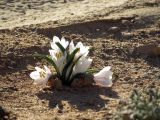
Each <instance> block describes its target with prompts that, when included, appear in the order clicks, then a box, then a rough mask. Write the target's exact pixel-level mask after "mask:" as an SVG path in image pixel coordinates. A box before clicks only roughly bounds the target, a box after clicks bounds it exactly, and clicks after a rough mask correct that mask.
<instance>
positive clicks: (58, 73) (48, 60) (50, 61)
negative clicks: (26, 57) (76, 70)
mask: <svg viewBox="0 0 160 120" xmlns="http://www.w3.org/2000/svg"><path fill="white" fill-rule="evenodd" d="M33 56H34V57H38V58H40V59H45V60H46V61H47V62H48V63H50V64H51V65H53V67H54V68H55V70H56V72H57V75H58V76H60V72H59V70H58V68H57V65H56V64H55V62H54V61H53V60H52V58H51V57H50V56H48V55H41V54H35V55H33Z"/></svg>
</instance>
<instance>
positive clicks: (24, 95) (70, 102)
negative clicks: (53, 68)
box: [0, 0, 160, 120]
mask: <svg viewBox="0 0 160 120" xmlns="http://www.w3.org/2000/svg"><path fill="white" fill-rule="evenodd" d="M84 1H87V0H84ZM80 2H83V1H79V2H76V4H78V3H80ZM63 4H64V3H63ZM69 4H74V2H73V3H69ZM67 5H68V4H67ZM127 5H128V6H130V7H128V6H126V5H125V6H124V5H123V6H120V8H118V9H119V10H120V11H116V12H115V11H114V12H113V15H114V16H113V18H111V16H110V15H109V16H108V14H105V15H103V16H99V17H98V18H99V19H96V20H91V21H90V20H88V19H87V18H88V16H86V20H84V21H81V22H73V20H69V19H68V21H70V22H69V23H68V24H66V23H65V22H64V23H65V24H63V22H62V21H61V20H59V21H58V22H56V23H55V22H47V23H42V24H37V25H29V26H25V27H18V28H12V29H11V30H9V29H3V30H0V48H1V49H0V62H1V64H0V106H2V107H4V108H6V109H7V110H9V111H12V112H13V113H14V114H15V115H16V118H17V119H19V120H21V119H23V120H27V119H35V120H51V119H58V120H59V119H60V120H61V119H73V120H74V119H79V120H86V119H87V120H94V119H95V120H97V119H99V120H103V119H112V116H113V114H114V113H115V112H116V109H117V105H118V102H119V101H120V100H121V99H127V98H128V97H129V95H130V93H131V92H132V90H133V89H134V88H137V89H139V90H140V89H143V88H147V87H152V88H158V87H159V86H160V82H159V80H160V72H159V69H160V63H159V61H160V57H159V56H158V55H157V56H150V55H149V56H148V55H146V54H139V53H138V52H137V51H135V49H136V48H137V47H139V46H145V45H148V44H156V43H159V37H160V33H159V31H160V26H159V25H160V23H159V21H160V19H159V12H157V13H154V14H150V15H147V14H146V15H144V14H140V13H137V14H136V13H134V14H133V13H132V12H131V13H130V14H129V12H127V11H128V9H130V11H134V10H135V11H136V10H137V9H143V8H144V9H146V8H147V9H152V10H153V9H154V10H153V11H154V12H155V11H157V8H158V7H159V6H157V4H149V5H148V4H146V3H144V2H139V1H134V2H129V3H127ZM131 6H134V7H131ZM116 9H117V8H116ZM144 9H143V12H144ZM122 11H123V12H122ZM118 13H119V14H121V15H122V13H124V14H123V16H119V15H117V14H118ZM126 13H127V15H126ZM90 15H91V17H90V19H92V18H93V17H94V14H90ZM115 16H116V17H115ZM78 17H79V16H77V18H78ZM77 18H76V19H77ZM8 25H9V24H8ZM53 35H57V36H59V37H61V36H64V37H66V39H68V40H74V42H78V41H82V42H83V43H84V44H86V45H89V46H91V47H92V48H93V49H92V51H91V52H90V56H91V58H92V59H93V63H92V67H93V68H98V69H101V68H102V67H104V66H107V65H110V66H112V70H113V72H114V77H113V82H114V84H113V87H112V88H101V87H98V86H93V87H86V88H81V89H74V88H64V89H62V90H61V91H56V90H47V89H46V90H43V91H42V90H40V88H39V86H35V85H33V84H32V83H33V81H32V80H31V79H30V78H29V73H30V72H31V71H32V70H34V66H36V65H42V64H44V62H43V61H42V62H41V61H39V60H37V59H34V58H33V57H32V54H34V53H41V54H48V49H49V48H50V44H49V43H50V40H51V39H52V37H53Z"/></svg>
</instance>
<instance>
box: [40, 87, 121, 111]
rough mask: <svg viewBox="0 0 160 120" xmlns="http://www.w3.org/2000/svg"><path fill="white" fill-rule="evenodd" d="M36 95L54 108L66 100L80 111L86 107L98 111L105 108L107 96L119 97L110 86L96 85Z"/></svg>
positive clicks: (107, 100)
mask: <svg viewBox="0 0 160 120" xmlns="http://www.w3.org/2000/svg"><path fill="white" fill-rule="evenodd" d="M37 96H38V97H39V98H40V99H41V100H47V101H49V107H50V108H55V107H56V106H57V105H62V101H67V102H68V103H69V104H70V106H74V107H75V108H76V109H78V110H80V111H84V110H87V109H92V110H95V111H99V110H100V109H102V108H105V106H106V105H107V103H108V102H109V98H113V99H118V98H119V96H118V94H117V92H115V91H112V90H111V89H110V88H102V87H98V86H91V87H85V88H79V89H73V88H67V89H65V90H61V91H57V90H53V91H48V90H47V91H44V92H39V93H37ZM62 106H63V105H62ZM61 109H63V107H62V108H61Z"/></svg>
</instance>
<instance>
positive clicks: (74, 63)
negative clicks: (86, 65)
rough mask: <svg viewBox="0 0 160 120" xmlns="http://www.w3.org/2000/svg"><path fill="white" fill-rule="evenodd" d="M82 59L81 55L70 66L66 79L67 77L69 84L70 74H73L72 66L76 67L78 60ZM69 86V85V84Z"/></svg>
mask: <svg viewBox="0 0 160 120" xmlns="http://www.w3.org/2000/svg"><path fill="white" fill-rule="evenodd" d="M81 57H82V55H81V56H79V57H78V58H77V60H75V61H74V62H73V64H72V66H71V70H70V71H69V75H68V77H67V80H68V81H69V82H70V81H71V80H70V79H71V74H72V72H73V68H74V66H75V65H76V63H77V62H78V60H79V59H80V58H81ZM70 84H71V83H70Z"/></svg>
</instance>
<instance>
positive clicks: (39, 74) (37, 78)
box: [30, 66, 52, 86]
mask: <svg viewBox="0 0 160 120" xmlns="http://www.w3.org/2000/svg"><path fill="white" fill-rule="evenodd" d="M35 69H36V71H33V72H31V74H30V77H31V78H32V79H33V80H34V84H38V85H42V86H45V85H46V84H47V82H48V79H49V78H50V77H51V75H52V73H51V70H50V69H49V68H48V67H47V66H44V69H41V68H39V67H35Z"/></svg>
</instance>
